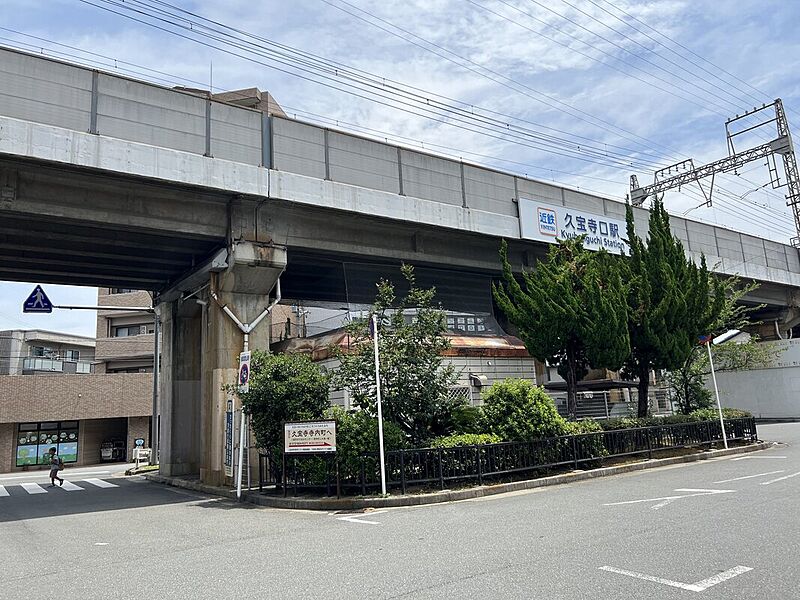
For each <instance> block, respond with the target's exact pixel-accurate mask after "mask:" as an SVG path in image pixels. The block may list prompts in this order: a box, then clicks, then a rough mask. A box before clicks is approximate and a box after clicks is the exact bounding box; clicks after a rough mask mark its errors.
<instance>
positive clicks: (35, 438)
mask: <svg viewBox="0 0 800 600" xmlns="http://www.w3.org/2000/svg"><path fill="white" fill-rule="evenodd" d="M53 447H55V448H56V451H57V452H58V455H59V456H60V457H61V459H62V460H63V461H64V462H65V463H74V462H77V461H78V422H77V421H54V422H46V423H20V424H19V430H18V432H17V466H18V467H24V466H26V465H47V464H49V462H50V448H53Z"/></svg>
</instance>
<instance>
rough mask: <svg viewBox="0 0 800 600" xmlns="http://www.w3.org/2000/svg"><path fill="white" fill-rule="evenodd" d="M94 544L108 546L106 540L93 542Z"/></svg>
mask: <svg viewBox="0 0 800 600" xmlns="http://www.w3.org/2000/svg"><path fill="white" fill-rule="evenodd" d="M94 545H95V546H108V542H95V543H94Z"/></svg>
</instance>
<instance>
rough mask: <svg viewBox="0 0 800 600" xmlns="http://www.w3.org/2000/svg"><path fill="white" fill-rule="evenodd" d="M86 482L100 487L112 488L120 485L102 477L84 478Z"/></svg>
mask: <svg viewBox="0 0 800 600" xmlns="http://www.w3.org/2000/svg"><path fill="white" fill-rule="evenodd" d="M83 481H85V482H86V483H91V484H92V485H95V486H97V487H99V488H112V487H119V486H118V485H117V484H116V483H109V482H108V481H103V480H102V479H84V480H83Z"/></svg>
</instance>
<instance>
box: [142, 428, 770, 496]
mask: <svg viewBox="0 0 800 600" xmlns="http://www.w3.org/2000/svg"><path fill="white" fill-rule="evenodd" d="M771 446H772V442H758V443H756V444H750V445H748V446H738V447H735V448H729V449H727V450H710V451H707V452H702V453H698V454H688V455H685V456H672V457H669V458H657V459H652V460H645V461H642V462H638V463H632V464H628V465H619V466H614V467H603V468H600V469H593V470H590V471H575V472H572V473H564V474H562V475H553V476H550V477H542V478H540V479H526V480H524V481H514V482H511V483H500V484H496V485H484V486H476V487H472V488H467V489H463V490H443V491H441V492H432V493H429V494H414V495H405V496H400V495H398V496H389V497H388V498H377V497H370V498H367V497H355V498H283V497H275V496H263V495H261V494H258V493H253V492H243V493H242V499H243V500H244V501H245V502H248V503H250V504H257V505H259V506H268V507H271V508H285V509H295V510H326V511H327V510H353V509H360V508H397V507H401V506H421V505H424V504H438V503H442V502H456V501H458V500H471V499H474V498H483V497H485V496H494V495H497V494H505V493H508V492H517V491H521V490H530V489H535V488H540V487H548V486H552V485H564V484H567V483H573V482H576V481H586V480H588V479H595V478H598V477H611V476H613V475H621V474H623V473H633V472H636V471H644V470H645V469H655V468H658V467H665V466H669V465H677V464H684V463H692V462H698V461H701V460H710V459H713V458H721V457H724V456H730V455H733V454H745V453H748V452H757V451H759V450H766V449H767V448H770V447H771ZM142 477H144V478H145V479H147V480H148V481H152V482H155V483H162V484H165V485H170V486H173V487H178V488H182V489H186V490H191V491H195V492H203V493H205V494H213V495H216V496H223V497H225V498H231V499H234V500H235V499H236V491H235V490H231V489H229V488H222V487H216V486H212V485H207V484H205V483H201V482H200V481H194V480H188V479H181V478H180V477H167V476H165V475H156V474H152V475H150V474H143V475H142Z"/></svg>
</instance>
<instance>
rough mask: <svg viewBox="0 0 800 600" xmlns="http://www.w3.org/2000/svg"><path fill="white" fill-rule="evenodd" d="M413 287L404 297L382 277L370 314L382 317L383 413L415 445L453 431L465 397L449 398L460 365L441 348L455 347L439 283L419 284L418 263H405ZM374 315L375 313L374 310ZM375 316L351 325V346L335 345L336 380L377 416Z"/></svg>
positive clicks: (358, 403)
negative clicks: (440, 305) (448, 360)
mask: <svg viewBox="0 0 800 600" xmlns="http://www.w3.org/2000/svg"><path fill="white" fill-rule="evenodd" d="M401 272H402V274H403V277H404V278H405V280H406V281H407V282H408V286H409V291H408V293H407V294H406V296H405V297H404V298H402V299H398V298H397V297H396V295H395V288H394V285H393V284H392V283H390V282H389V281H386V280H381V281H380V282H379V283H378V285H377V287H378V293H377V296H376V299H375V304H374V305H373V307H372V310H371V314H375V315H377V317H378V323H379V329H380V336H379V350H378V352H379V356H380V376H381V397H382V402H383V416H384V418H385V419H386V420H387V421H390V422H392V423H396V424H397V425H398V426H399V427H400V428H401V429H402V430H403V431H404V432H405V433H406V434H407V435H408V436H409V438H410V439H411V442H412V443H413V444H415V445H422V444H425V443H426V442H427V441H428V440H430V439H431V438H434V437H437V436H440V435H446V434H448V433H451V432H452V430H453V412H454V411H455V410H456V409H457V408H459V407H461V406H463V405H464V404H465V402H464V400H457V399H452V398H449V396H448V390H449V388H450V387H451V386H452V385H453V383H454V382H455V380H456V373H455V368H454V367H453V366H452V365H450V364H445V363H444V359H443V357H442V353H443V352H444V351H445V350H446V349H447V348H449V347H450V343H449V341H448V339H447V338H446V337H445V335H444V334H445V331H446V326H445V319H444V313H443V312H442V311H441V310H439V309H437V308H435V307H434V305H433V298H434V295H435V293H436V290H435V289H434V288H431V289H421V288H419V287H417V284H416V280H415V276H414V268H413V267H412V266H410V265H403V266H402V267H401ZM370 317H371V315H370ZM369 322H370V318H367V319H358V320H354V321H353V322H352V323H351V324H350V325H348V326H347V333H348V334H349V339H350V347H349V348H348V349H346V350H342V349H338V348H337V349H336V353H337V356H338V358H339V360H340V361H341V367H340V368H339V369H338V370H337V372H336V374H335V379H334V381H335V385H336V387H338V388H339V389H348V390H349V391H350V392H351V394H352V398H353V402H354V404H355V405H356V406H358V407H359V408H361V409H363V410H365V411H366V412H367V413H368V414H370V415H372V416H375V415H377V398H376V395H375V358H374V350H373V343H372V340H371V339H370V335H369V327H370V326H369Z"/></svg>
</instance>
